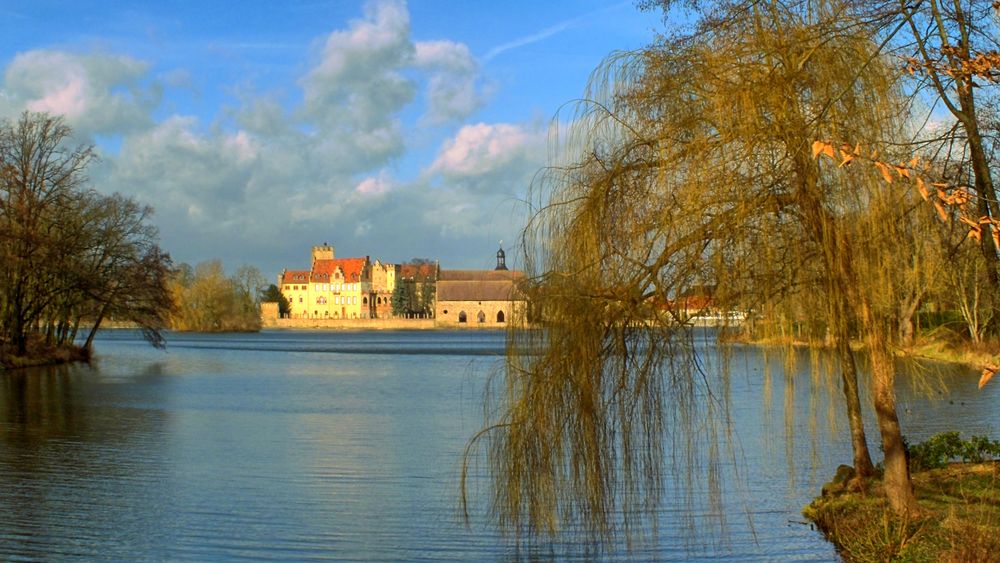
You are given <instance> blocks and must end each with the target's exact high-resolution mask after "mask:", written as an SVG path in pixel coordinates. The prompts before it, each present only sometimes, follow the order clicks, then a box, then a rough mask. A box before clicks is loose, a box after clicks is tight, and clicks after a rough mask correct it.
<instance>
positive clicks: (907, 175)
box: [893, 166, 910, 180]
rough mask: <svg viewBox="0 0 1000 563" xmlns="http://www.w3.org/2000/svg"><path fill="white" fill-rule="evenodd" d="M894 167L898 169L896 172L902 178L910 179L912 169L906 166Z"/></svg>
mask: <svg viewBox="0 0 1000 563" xmlns="http://www.w3.org/2000/svg"><path fill="white" fill-rule="evenodd" d="M893 168H895V169H896V174H899V177H900V178H906V179H907V180H909V179H910V171H909V170H907V169H906V167H905V166H894V167H893Z"/></svg>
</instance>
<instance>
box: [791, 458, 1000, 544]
mask: <svg viewBox="0 0 1000 563" xmlns="http://www.w3.org/2000/svg"><path fill="white" fill-rule="evenodd" d="M913 484H914V488H915V490H916V495H917V499H918V502H919V504H920V508H921V510H922V514H920V515H919V516H917V517H913V518H911V519H909V520H906V521H903V520H900V519H899V518H897V517H895V516H894V515H893V513H892V511H891V510H890V509H889V507H888V504H887V502H886V500H885V497H884V496H883V494H882V491H881V485H880V484H879V483H878V482H871V483H868V484H867V485H866V487H865V488H866V489H867V490H866V491H851V490H848V489H849V488H848V487H845V486H828V487H827V489H828V492H827V494H825V495H824V496H822V497H819V498H817V499H816V500H814V501H813V502H812V504H810V505H809V506H807V507H806V509H805V510H804V512H803V513H804V514H805V516H806V517H807V518H809V519H810V520H812V521H813V522H815V523H816V524H817V526H819V528H820V530H822V531H823V533H824V534H825V535H826V537H827V539H829V540H830V541H831V542H833V544H834V545H836V546H837V549H838V551H839V552H840V554H841V555H842V556H843V557H844V560H845V561H912V562H919V561H955V562H958V561H963V562H964V561H1000V533H998V532H1000V465H998V464H997V463H996V462H987V463H976V464H951V465H949V466H947V467H945V468H941V469H932V470H928V471H921V472H918V473H915V474H913ZM855 488H857V487H855Z"/></svg>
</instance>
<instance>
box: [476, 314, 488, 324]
mask: <svg viewBox="0 0 1000 563" xmlns="http://www.w3.org/2000/svg"><path fill="white" fill-rule="evenodd" d="M476 320H477V321H479V322H481V323H485V322H486V313H484V312H482V311H479V314H478V315H476Z"/></svg>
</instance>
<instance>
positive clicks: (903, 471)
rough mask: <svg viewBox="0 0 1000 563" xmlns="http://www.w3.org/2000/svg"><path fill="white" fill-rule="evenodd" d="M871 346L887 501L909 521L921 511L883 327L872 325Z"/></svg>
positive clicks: (892, 361)
mask: <svg viewBox="0 0 1000 563" xmlns="http://www.w3.org/2000/svg"><path fill="white" fill-rule="evenodd" d="M868 331H869V338H868V346H869V352H870V354H871V361H872V386H873V388H874V389H873V391H874V393H873V400H874V403H875V416H876V420H877V421H878V429H879V433H880V434H881V435H882V450H883V451H884V452H885V474H884V476H883V480H882V483H883V486H884V487H885V496H886V500H888V501H889V506H890V507H892V510H893V512H895V513H896V515H897V516H900V517H903V518H906V517H909V516H911V515H914V514H916V513H918V512H919V511H920V507H919V505H918V504H917V497H916V496H915V495H914V494H913V483H912V482H911V481H910V464H909V461H908V460H907V459H906V447H905V445H904V444H903V433H902V430H901V429H900V427H899V417H898V416H897V415H896V389H895V383H896V365H895V359H894V358H893V356H892V351H891V350H890V349H889V346H888V343H887V339H886V334H884V332H883V327H881V326H873V323H871V321H869V327H868Z"/></svg>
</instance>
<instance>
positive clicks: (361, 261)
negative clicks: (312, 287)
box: [312, 258, 367, 283]
mask: <svg viewBox="0 0 1000 563" xmlns="http://www.w3.org/2000/svg"><path fill="white" fill-rule="evenodd" d="M366 262H367V260H366V259H365V258H335V259H333V260H316V261H315V262H313V270H312V278H313V280H314V281H317V282H329V281H330V280H332V279H333V278H334V272H336V271H337V270H338V269H339V270H340V272H341V273H342V274H343V276H344V281H345V282H347V283H354V282H359V281H363V280H364V275H365V263H366Z"/></svg>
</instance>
